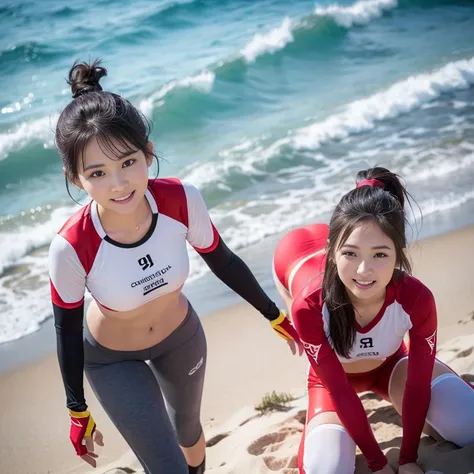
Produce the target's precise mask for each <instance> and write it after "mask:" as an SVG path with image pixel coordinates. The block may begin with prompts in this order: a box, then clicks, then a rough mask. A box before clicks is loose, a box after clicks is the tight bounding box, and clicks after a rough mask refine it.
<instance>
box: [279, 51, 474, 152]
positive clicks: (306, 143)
mask: <svg viewBox="0 0 474 474" xmlns="http://www.w3.org/2000/svg"><path fill="white" fill-rule="evenodd" d="M472 84H474V57H473V58H471V59H468V60H460V61H455V62H452V63H448V64H446V65H445V66H443V67H442V68H440V69H438V70H437V71H434V72H432V73H431V74H419V75H416V76H411V77H409V78H408V79H405V80H403V81H400V82H397V83H395V84H393V85H392V86H391V87H389V88H388V89H387V90H385V91H382V92H379V93H376V94H374V95H371V96H369V97H367V98H365V99H360V100H357V101H355V102H352V103H351V104H349V105H348V106H347V107H346V109H345V110H344V111H343V112H341V113H339V114H336V115H332V116H330V117H329V118H327V119H326V120H324V121H322V122H317V123H314V124H312V125H309V126H307V127H304V128H301V129H299V130H297V131H296V132H295V133H294V135H293V136H291V137H287V138H284V139H282V140H281V141H279V142H277V143H275V145H274V149H278V148H279V146H281V145H283V144H287V143H291V144H292V145H294V146H295V148H311V149H317V148H319V147H320V146H321V144H322V143H325V142H327V141H329V140H340V139H343V138H346V137H347V136H349V135H351V134H354V133H360V132H366V131H368V130H371V129H373V128H374V127H375V125H376V123H377V122H379V121H381V120H386V119H391V118H394V117H397V116H399V115H401V114H406V113H408V112H410V111H412V110H413V109H415V108H417V107H420V106H421V105H423V104H425V103H427V102H430V101H432V100H434V99H436V98H438V97H439V96H440V95H441V94H442V93H444V92H450V91H454V90H458V89H467V88H469V86H470V85H472ZM272 151H273V150H272Z"/></svg>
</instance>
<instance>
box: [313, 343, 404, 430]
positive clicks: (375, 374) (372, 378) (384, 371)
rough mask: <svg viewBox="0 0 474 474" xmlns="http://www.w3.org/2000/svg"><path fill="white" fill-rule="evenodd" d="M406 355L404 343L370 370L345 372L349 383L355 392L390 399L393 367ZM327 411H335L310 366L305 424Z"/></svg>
mask: <svg viewBox="0 0 474 474" xmlns="http://www.w3.org/2000/svg"><path fill="white" fill-rule="evenodd" d="M407 355H408V349H407V347H406V345H405V344H404V343H402V345H401V346H400V348H399V349H398V350H397V352H395V354H393V355H391V356H390V357H388V358H387V359H385V361H384V362H383V363H382V365H381V366H380V367H377V368H376V369H374V370H371V371H370V372H363V373H359V374H347V378H348V379H349V383H350V384H351V385H352V387H353V388H354V390H355V391H356V393H361V392H374V393H375V394H377V395H378V396H379V397H381V398H383V399H384V400H388V401H389V400H390V397H389V395H388V384H389V382H390V376H391V375H392V371H393V368H394V367H395V365H396V364H397V362H398V361H399V360H401V359H402V358H403V357H406V356H407ZM328 411H336V408H335V407H334V404H333V402H332V399H331V396H330V395H329V392H328V390H327V389H326V387H325V386H324V385H323V384H322V383H321V381H320V380H319V377H318V376H317V375H316V374H315V372H314V370H313V368H312V367H311V368H310V371H309V374H308V413H307V415H306V424H308V423H309V422H310V421H311V420H312V419H313V417H314V416H315V415H318V414H319V413H325V412H328Z"/></svg>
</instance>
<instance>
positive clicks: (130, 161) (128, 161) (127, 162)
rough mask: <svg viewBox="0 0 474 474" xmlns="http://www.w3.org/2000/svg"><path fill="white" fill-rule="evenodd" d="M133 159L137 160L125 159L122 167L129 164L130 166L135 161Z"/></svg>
mask: <svg viewBox="0 0 474 474" xmlns="http://www.w3.org/2000/svg"><path fill="white" fill-rule="evenodd" d="M135 161H137V160H133V159H131V158H130V159H129V160H125V161H124V162H123V165H122V168H128V167H129V166H132V165H133V163H135Z"/></svg>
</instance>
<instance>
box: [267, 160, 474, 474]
mask: <svg viewBox="0 0 474 474" xmlns="http://www.w3.org/2000/svg"><path fill="white" fill-rule="evenodd" d="M407 199H408V194H407V192H406V190H405V188H404V186H403V185H402V183H401V182H400V180H399V178H398V176H397V175H396V174H394V173H392V172H390V171H389V170H387V169H385V168H381V167H376V168H371V169H368V170H365V171H361V172H359V173H358V175H357V178H356V186H355V188H354V189H352V190H351V191H349V192H348V193H347V194H345V195H344V196H343V197H342V199H341V201H340V202H339V204H338V205H337V206H336V209H335V211H334V213H333V215H332V217H331V220H330V223H329V226H327V225H324V224H316V225H310V226H307V227H303V228H298V229H295V230H293V231H291V232H289V233H288V234H287V235H286V236H284V237H283V239H282V240H281V241H280V242H279V244H278V246H277V249H276V251H275V255H274V261H273V266H274V278H275V283H276V285H277V288H278V290H279V293H280V294H281V296H282V298H283V300H284V301H285V303H286V305H287V308H288V310H289V312H290V315H291V317H292V319H293V324H294V326H295V328H296V330H297V332H298V334H299V336H300V341H301V344H302V345H303V347H304V350H305V352H306V354H307V356H308V359H309V362H310V370H309V373H308V381H307V389H308V412H307V418H306V426H305V430H304V435H303V437H302V441H301V445H300V452H299V457H298V459H299V470H300V473H301V474H353V473H354V469H355V454H356V446H358V447H359V448H360V450H361V451H362V453H363V454H364V456H365V458H366V460H367V463H368V466H369V468H370V469H371V470H372V472H374V473H377V474H393V473H394V470H393V469H392V467H391V466H390V465H389V464H388V463H387V458H386V457H385V455H384V453H383V452H382V450H381V449H380V447H379V445H378V444H377V441H376V439H375V436H374V434H373V432H372V429H371V427H370V424H369V421H368V419H367V416H366V414H365V411H364V408H363V406H362V402H361V400H360V399H359V397H358V396H357V393H360V392H364V391H371V392H374V393H376V394H377V395H378V396H380V397H382V398H384V399H385V400H387V401H389V402H391V403H392V404H393V406H394V407H395V409H396V410H397V411H398V413H400V414H401V416H402V424H403V440H402V445H401V450H400V456H399V468H398V473H399V474H423V470H422V469H421V468H420V467H419V466H418V464H417V463H416V461H417V451H418V444H419V441H420V436H421V434H422V431H423V430H425V431H426V432H429V433H431V434H433V435H435V436H437V435H440V436H441V437H442V438H444V439H446V440H448V441H451V442H453V443H456V444H458V445H459V446H465V445H466V444H468V443H473V442H474V390H473V388H472V387H471V386H470V385H469V384H467V383H466V382H464V381H463V380H462V379H461V378H460V377H458V376H457V375H456V374H455V373H454V372H453V371H452V370H451V369H450V368H449V367H447V366H446V365H444V364H443V363H441V362H440V361H438V360H437V359H436V331H437V317H436V305H435V301H434V298H433V295H432V293H431V292H430V290H429V289H428V288H427V287H426V286H425V285H424V284H423V283H422V282H421V281H419V280H417V279H416V278H414V277H413V276H411V275H410V270H411V269H410V262H409V260H408V258H407V255H406V248H407V241H406V236H405V223H406V216H405V212H404V208H405V204H406V202H407ZM407 333H408V335H409V344H408V345H405V343H404V337H405V335H406V334H407Z"/></svg>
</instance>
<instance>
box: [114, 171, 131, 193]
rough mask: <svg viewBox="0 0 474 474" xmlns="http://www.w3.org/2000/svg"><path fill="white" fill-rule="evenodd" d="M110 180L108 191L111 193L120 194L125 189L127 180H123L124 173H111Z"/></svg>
mask: <svg viewBox="0 0 474 474" xmlns="http://www.w3.org/2000/svg"><path fill="white" fill-rule="evenodd" d="M110 179H111V183H110V190H111V191H112V192H120V191H123V190H124V189H125V188H126V187H127V184H128V183H127V179H126V178H125V176H124V173H121V172H120V171H117V172H115V173H112V175H111V177H110Z"/></svg>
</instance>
